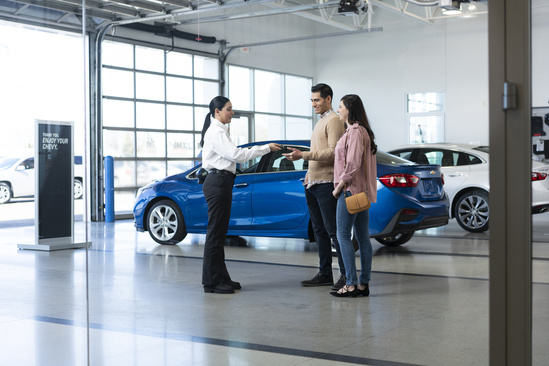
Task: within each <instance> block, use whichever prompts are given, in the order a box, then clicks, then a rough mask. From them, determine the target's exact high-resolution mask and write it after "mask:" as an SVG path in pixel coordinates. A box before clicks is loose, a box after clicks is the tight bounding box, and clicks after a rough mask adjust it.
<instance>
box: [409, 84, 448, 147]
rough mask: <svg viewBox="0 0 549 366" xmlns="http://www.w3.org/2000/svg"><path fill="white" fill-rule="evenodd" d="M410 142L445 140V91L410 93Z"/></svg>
mask: <svg viewBox="0 0 549 366" xmlns="http://www.w3.org/2000/svg"><path fill="white" fill-rule="evenodd" d="M407 111H408V133H409V139H408V141H409V143H411V144H422V143H430V142H444V93H436V92H432V93H408V94H407Z"/></svg>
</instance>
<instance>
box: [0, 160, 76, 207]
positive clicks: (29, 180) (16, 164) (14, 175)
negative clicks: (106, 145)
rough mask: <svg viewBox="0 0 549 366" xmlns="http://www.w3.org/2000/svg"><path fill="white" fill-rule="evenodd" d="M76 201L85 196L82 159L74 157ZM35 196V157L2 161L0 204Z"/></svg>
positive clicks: (0, 166) (0, 161) (0, 162)
mask: <svg viewBox="0 0 549 366" xmlns="http://www.w3.org/2000/svg"><path fill="white" fill-rule="evenodd" d="M74 162H75V165H74V199H79V198H82V196H83V195H84V186H83V183H82V182H83V178H82V177H83V171H82V170H83V168H82V157H81V156H75V157H74ZM28 196H34V157H28V156H27V157H24V158H9V157H4V158H1V159H0V204H2V203H7V202H9V201H10V200H11V199H12V198H14V197H28Z"/></svg>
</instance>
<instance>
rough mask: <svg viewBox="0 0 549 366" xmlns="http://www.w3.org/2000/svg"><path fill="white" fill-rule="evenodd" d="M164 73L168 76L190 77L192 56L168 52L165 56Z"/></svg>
mask: <svg viewBox="0 0 549 366" xmlns="http://www.w3.org/2000/svg"><path fill="white" fill-rule="evenodd" d="M166 72H167V73H168V74H177V75H185V76H192V74H193V56H192V55H187V54H185V53H179V52H168V53H167V55H166Z"/></svg>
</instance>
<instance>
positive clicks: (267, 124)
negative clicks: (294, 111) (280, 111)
mask: <svg viewBox="0 0 549 366" xmlns="http://www.w3.org/2000/svg"><path fill="white" fill-rule="evenodd" d="M283 138H284V119H283V118H282V116H270V115H266V114H256V116H255V140H256V141H265V140H278V139H283Z"/></svg>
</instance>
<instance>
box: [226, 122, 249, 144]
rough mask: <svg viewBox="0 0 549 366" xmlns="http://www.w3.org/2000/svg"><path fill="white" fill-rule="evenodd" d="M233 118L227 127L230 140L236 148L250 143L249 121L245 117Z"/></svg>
mask: <svg viewBox="0 0 549 366" xmlns="http://www.w3.org/2000/svg"><path fill="white" fill-rule="evenodd" d="M235 117H236V115H235ZM235 117H233V119H232V121H231V124H230V125H229V131H230V135H231V140H233V142H234V143H235V144H236V145H237V146H238V145H244V144H247V143H248V142H250V140H249V138H248V136H249V133H250V131H249V127H250V119H249V118H248V117H247V116H239V117H238V118H235Z"/></svg>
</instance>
